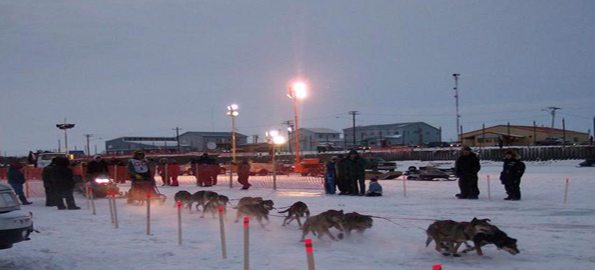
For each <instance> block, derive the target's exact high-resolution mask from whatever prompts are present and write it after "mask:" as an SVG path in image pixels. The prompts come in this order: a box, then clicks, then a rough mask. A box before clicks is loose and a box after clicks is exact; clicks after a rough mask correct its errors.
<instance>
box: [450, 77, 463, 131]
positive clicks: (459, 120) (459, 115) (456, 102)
mask: <svg viewBox="0 0 595 270" xmlns="http://www.w3.org/2000/svg"><path fill="white" fill-rule="evenodd" d="M459 76H461V74H459V73H454V74H452V77H453V78H454V79H455V87H454V88H453V89H454V90H455V106H456V113H457V128H456V131H457V141H459V140H461V131H460V130H461V125H460V122H461V114H460V113H459Z"/></svg>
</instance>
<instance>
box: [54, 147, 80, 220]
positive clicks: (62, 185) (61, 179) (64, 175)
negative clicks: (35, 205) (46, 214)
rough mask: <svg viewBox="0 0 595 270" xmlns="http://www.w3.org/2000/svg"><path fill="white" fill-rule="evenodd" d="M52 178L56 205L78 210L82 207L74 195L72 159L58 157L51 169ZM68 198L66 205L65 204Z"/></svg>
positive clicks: (59, 207)
mask: <svg viewBox="0 0 595 270" xmlns="http://www.w3.org/2000/svg"><path fill="white" fill-rule="evenodd" d="M50 178H51V180H52V184H53V188H54V192H55V194H56V206H57V207H58V209H60V210H64V209H66V208H67V207H68V209H69V210H78V209H81V208H80V207H78V206H76V204H75V202H74V197H73V195H72V193H73V191H74V178H73V174H72V169H71V168H70V160H68V158H66V157H56V158H55V160H54V168H53V169H52V170H51V177H50ZM64 200H66V206H65V205H64Z"/></svg>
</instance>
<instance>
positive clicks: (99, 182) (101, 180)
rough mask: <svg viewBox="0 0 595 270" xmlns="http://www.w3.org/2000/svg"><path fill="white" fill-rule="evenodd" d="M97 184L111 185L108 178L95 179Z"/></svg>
mask: <svg viewBox="0 0 595 270" xmlns="http://www.w3.org/2000/svg"><path fill="white" fill-rule="evenodd" d="M95 183H97V184H107V183H109V179H108V178H95Z"/></svg>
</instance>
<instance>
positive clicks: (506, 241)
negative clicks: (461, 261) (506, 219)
mask: <svg viewBox="0 0 595 270" xmlns="http://www.w3.org/2000/svg"><path fill="white" fill-rule="evenodd" d="M472 240H473V244H474V246H470V245H469V244H467V243H466V242H465V246H467V248H466V249H464V250H463V253H467V252H469V251H472V250H474V249H475V250H476V251H477V255H479V256H482V255H483V251H482V250H481V247H483V246H485V245H489V244H494V245H495V246H496V247H497V248H498V249H501V250H504V251H506V252H508V253H510V254H512V255H516V254H519V253H520V251H519V249H518V248H517V245H516V242H517V240H516V239H514V238H511V237H509V236H508V235H507V234H506V233H505V232H503V231H501V230H500V229H499V228H498V227H496V226H495V225H492V230H491V231H490V232H485V233H484V232H480V233H478V234H476V235H475V236H473V239H472Z"/></svg>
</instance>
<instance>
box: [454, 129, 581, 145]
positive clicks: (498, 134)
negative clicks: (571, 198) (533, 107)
mask: <svg viewBox="0 0 595 270" xmlns="http://www.w3.org/2000/svg"><path fill="white" fill-rule="evenodd" d="M546 138H558V139H562V140H563V141H566V142H568V143H571V144H581V143H584V142H587V141H589V134H588V133H584V132H579V131H572V130H562V129H557V128H548V127H537V126H535V127H534V126H519V125H497V126H492V127H486V128H485V129H479V130H474V131H470V132H466V133H463V134H461V142H462V144H464V145H468V146H497V145H499V143H500V142H502V144H503V145H535V144H539V142H542V141H545V140H546Z"/></svg>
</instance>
